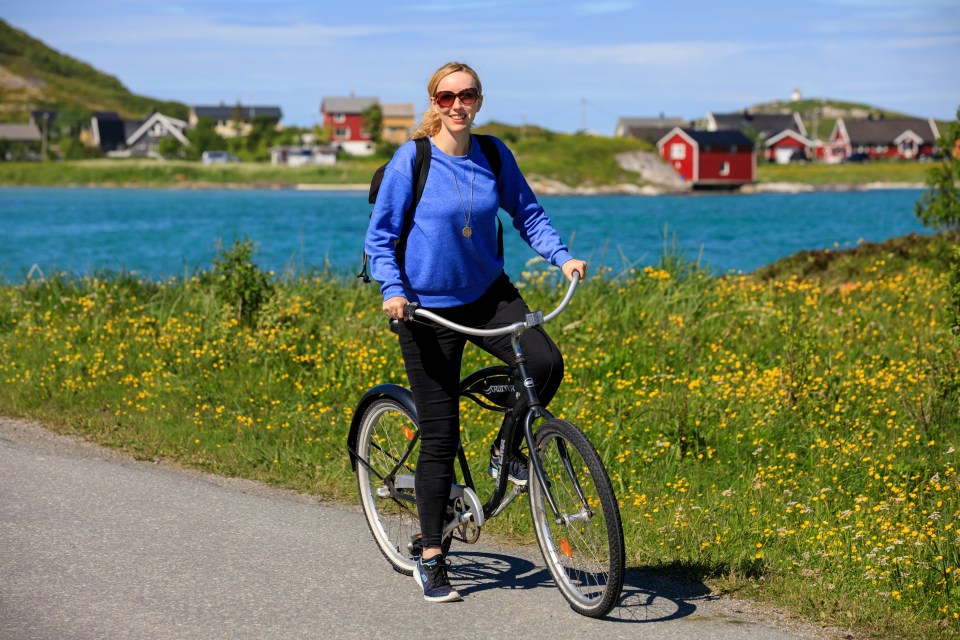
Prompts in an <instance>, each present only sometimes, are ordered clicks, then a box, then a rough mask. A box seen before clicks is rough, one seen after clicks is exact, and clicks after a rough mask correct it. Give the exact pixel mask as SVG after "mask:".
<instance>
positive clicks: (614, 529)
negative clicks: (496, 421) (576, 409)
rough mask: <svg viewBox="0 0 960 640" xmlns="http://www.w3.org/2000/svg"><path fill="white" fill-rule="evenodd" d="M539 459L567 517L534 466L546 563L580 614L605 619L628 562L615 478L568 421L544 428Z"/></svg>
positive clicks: (533, 499)
mask: <svg viewBox="0 0 960 640" xmlns="http://www.w3.org/2000/svg"><path fill="white" fill-rule="evenodd" d="M562 449H565V450H566V453H567V455H568V457H569V459H570V462H571V465H570V466H571V468H572V469H573V470H574V471H575V472H576V482H577V483H579V485H580V487H581V489H582V495H583V496H584V498H586V501H587V505H588V508H584V507H583V502H582V501H581V499H580V497H579V496H580V494H579V493H578V492H577V491H576V486H575V484H574V482H573V481H572V480H571V476H570V474H569V473H568V472H567V470H566V467H565V465H564V464H563V459H562V454H561V450H562ZM534 455H536V456H537V457H538V458H539V460H540V462H541V464H542V466H543V470H544V473H545V475H546V478H547V483H548V486H549V487H550V491H551V494H552V495H553V497H554V500H555V501H556V503H557V508H558V509H559V511H560V515H561V518H559V519H560V520H561V521H560V522H558V521H557V520H558V518H554V516H553V511H552V510H551V508H550V505H549V503H548V501H547V498H546V495H545V492H544V488H543V486H542V485H541V484H540V482H539V479H538V477H537V474H536V473H534V472H533V468H532V465H531V470H530V487H529V490H530V512H531V516H532V518H533V525H534V529H535V532H536V536H537V543H538V544H539V546H540V551H541V553H542V554H543V559H544V562H546V565H547V569H548V570H549V571H550V574H551V576H553V579H554V582H555V583H556V585H557V587H558V588H559V589H560V593H561V594H563V597H564V598H565V599H566V600H567V602H568V603H569V604H570V607H571V608H572V609H573V610H574V611H576V612H577V613H579V614H581V615H584V616H587V617H591V618H601V617H603V616H605V615H607V614H608V613H610V611H611V610H612V609H613V608H614V607H615V606H616V604H617V601H618V599H619V598H620V593H621V591H622V590H623V580H624V573H625V566H624V564H625V558H626V550H625V548H624V543H623V527H622V524H621V521H620V509H619V507H618V506H617V500H616V497H615V495H614V493H613V487H612V485H611V484H610V478H609V476H608V475H607V471H606V469H605V468H604V465H603V461H602V460H601V459H600V456H599V455H598V454H597V451H596V449H594V448H593V445H592V444H591V443H590V440H589V439H588V438H587V436H586V435H584V433H583V432H582V431H581V430H580V429H579V428H577V427H576V426H575V425H573V424H572V423H570V422H567V421H565V420H557V419H550V420H547V421H545V422H544V423H543V424H542V425H540V427H539V428H538V429H537V432H536V435H535V452H534ZM588 514H589V515H588ZM571 516H572V519H568V518H570V517H571Z"/></svg>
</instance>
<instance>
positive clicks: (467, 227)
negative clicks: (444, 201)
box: [450, 159, 474, 238]
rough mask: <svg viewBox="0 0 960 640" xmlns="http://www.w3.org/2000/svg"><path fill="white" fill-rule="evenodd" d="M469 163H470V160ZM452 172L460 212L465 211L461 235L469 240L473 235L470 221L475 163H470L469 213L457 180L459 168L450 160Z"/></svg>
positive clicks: (471, 216)
mask: <svg viewBox="0 0 960 640" xmlns="http://www.w3.org/2000/svg"><path fill="white" fill-rule="evenodd" d="M467 162H470V160H469V159H468V160H467ZM450 171H452V172H453V184H454V185H455V186H456V187H457V197H458V198H460V210H461V211H463V222H464V227H463V230H462V231H461V233H462V234H463V237H464V238H469V237H470V236H472V235H473V229H471V228H470V219H471V218H473V178H474V170H473V163H472V162H470V211H469V212H468V211H467V207H466V206H465V205H464V204H463V196H462V195H461V194H460V181H459V180H457V168H456V166H455V165H454V164H453V160H450ZM464 174H466V172H464Z"/></svg>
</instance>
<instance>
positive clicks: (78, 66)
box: [0, 20, 188, 122]
mask: <svg viewBox="0 0 960 640" xmlns="http://www.w3.org/2000/svg"><path fill="white" fill-rule="evenodd" d="M40 108H54V109H58V110H64V109H69V110H73V111H74V112H75V113H76V112H78V111H79V112H87V113H88V112H91V111H116V112H117V113H119V114H120V115H121V117H124V118H129V119H139V118H143V117H145V116H147V115H149V114H150V113H151V112H153V111H155V110H159V111H162V112H163V113H165V114H168V115H172V116H175V117H178V118H186V117H187V113H188V107H187V105H185V104H183V103H180V102H173V101H167V100H158V99H155V98H149V97H145V96H139V95H136V94H134V93H131V92H130V90H129V89H127V88H126V87H125V86H123V83H121V82H120V80H118V79H117V78H116V77H114V76H111V75H108V74H105V73H103V72H101V71H98V70H97V69H95V68H94V67H92V66H90V65H89V64H87V63H85V62H81V61H79V60H77V59H76V58H71V57H70V56H68V55H64V54H62V53H60V52H58V51H56V50H54V49H51V48H50V47H48V46H47V45H46V44H44V43H43V42H41V41H39V40H37V39H35V38H32V37H31V36H29V35H27V34H26V33H24V32H23V31H20V30H19V29H16V28H14V27H12V26H10V25H9V24H8V23H6V22H5V21H3V20H0V121H2V122H26V121H27V120H28V119H29V117H30V111H31V110H33V109H40Z"/></svg>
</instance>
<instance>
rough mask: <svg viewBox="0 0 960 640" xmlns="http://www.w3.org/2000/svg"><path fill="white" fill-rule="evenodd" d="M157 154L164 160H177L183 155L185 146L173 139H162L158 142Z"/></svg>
mask: <svg viewBox="0 0 960 640" xmlns="http://www.w3.org/2000/svg"><path fill="white" fill-rule="evenodd" d="M157 153H159V154H160V155H161V156H163V157H164V158H176V157H177V156H179V155H182V154H183V145H182V144H180V141H179V140H177V139H176V138H173V137H166V138H160V139H159V140H157Z"/></svg>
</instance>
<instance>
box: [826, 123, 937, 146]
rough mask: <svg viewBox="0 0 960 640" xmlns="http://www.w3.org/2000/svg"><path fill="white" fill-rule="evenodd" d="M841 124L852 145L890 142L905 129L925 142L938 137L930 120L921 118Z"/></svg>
mask: <svg viewBox="0 0 960 640" xmlns="http://www.w3.org/2000/svg"><path fill="white" fill-rule="evenodd" d="M843 126H844V128H845V129H846V130H847V136H848V137H849V139H850V144H852V145H872V144H892V143H893V141H894V140H896V139H897V138H898V137H899V136H900V134H902V133H905V132H906V131H912V132H914V133H915V134H917V135H918V136H920V137H921V138H922V139H923V142H925V143H933V142H935V141H936V140H937V138H938V137H939V136H938V135H937V132H936V131H934V129H933V125H931V124H930V121H929V120H924V119H922V118H882V119H879V120H850V121H847V120H844V121H843Z"/></svg>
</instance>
